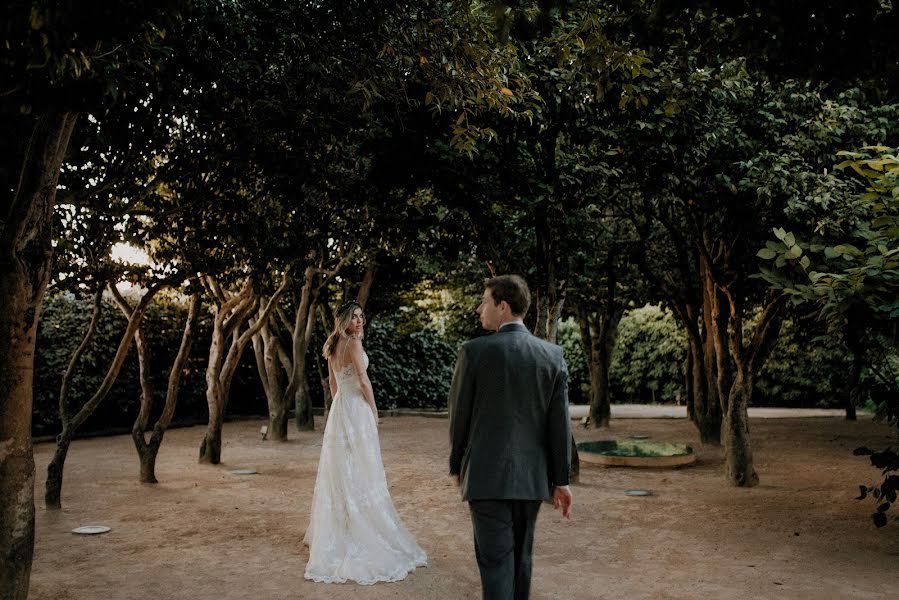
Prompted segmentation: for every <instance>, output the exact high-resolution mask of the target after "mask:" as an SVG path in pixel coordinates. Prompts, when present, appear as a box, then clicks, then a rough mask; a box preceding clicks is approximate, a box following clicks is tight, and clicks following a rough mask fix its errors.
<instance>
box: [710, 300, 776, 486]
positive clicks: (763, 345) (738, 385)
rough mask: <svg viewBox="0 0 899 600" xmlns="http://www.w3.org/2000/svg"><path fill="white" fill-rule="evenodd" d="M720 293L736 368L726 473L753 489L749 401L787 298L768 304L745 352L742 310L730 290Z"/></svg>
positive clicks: (728, 420)
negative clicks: (724, 298)
mask: <svg viewBox="0 0 899 600" xmlns="http://www.w3.org/2000/svg"><path fill="white" fill-rule="evenodd" d="M721 291H722V292H723V293H724V295H725V296H726V298H727V302H728V304H729V308H730V310H729V312H730V318H729V320H728V327H727V334H728V344H729V346H730V352H731V356H732V357H733V360H734V366H735V369H734V372H735V376H734V380H733V383H732V385H731V388H730V391H729V397H728V410H727V413H726V415H725V422H724V425H725V426H724V453H725V464H726V471H725V472H726V478H727V480H728V482H730V483H731V484H732V485H735V486H739V487H752V486H754V485H757V484H758V482H759V476H758V473H756V470H755V465H754V464H753V458H752V444H751V441H750V437H749V416H748V407H749V400H750V399H751V398H752V390H753V388H754V382H755V375H756V373H757V372H758V370H759V369H761V367H762V365H764V362H765V360H766V359H767V357H768V355H769V354H770V351H771V347H772V346H773V343H774V341H775V340H776V339H777V334H778V332H779V330H780V324H781V321H782V314H783V306H784V304H785V303H786V296H785V295H784V294H779V295H775V296H773V297H772V298H771V300H769V302H768V303H767V305H766V306H765V309H764V310H763V311H762V314H761V316H760V317H759V320H758V323H756V326H755V328H754V330H753V333H752V339H751V341H750V343H749V347H748V348H744V346H743V322H742V318H741V307H740V306H739V305H738V304H737V300H736V299H735V295H734V294H732V293H731V291H730V289H729V288H728V287H727V286H722V287H721Z"/></svg>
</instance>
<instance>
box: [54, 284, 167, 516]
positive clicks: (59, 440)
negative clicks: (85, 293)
mask: <svg viewBox="0 0 899 600" xmlns="http://www.w3.org/2000/svg"><path fill="white" fill-rule="evenodd" d="M113 285H114V284H110V288H111V287H113ZM162 287H163V284H162V283H157V284H155V285H153V286H151V287H150V288H149V289H147V291H146V293H145V294H144V295H143V297H142V298H141V299H140V302H139V303H138V304H137V307H136V308H135V309H134V311H132V313H131V317H130V318H129V319H128V325H127V327H126V328H125V333H123V334H122V339H121V340H120V341H119V346H118V349H117V350H116V354H115V356H114V357H113V359H112V364H110V365H109V369H107V371H106V377H104V379H103V382H102V383H101V384H100V387H99V388H98V389H97V391H96V392H94V395H93V396H92V397H91V399H90V400H88V401H87V402H86V403H85V404H84V406H82V407H81V410H79V411H78V413H76V414H75V416H74V417H72V419H71V420H64V421H63V424H62V432H61V433H60V434H59V435H58V436H57V437H56V451H55V452H54V454H53V458H52V460H51V461H50V464H49V466H48V467H47V482H46V485H45V491H44V505H45V506H46V508H48V509H59V508H62V481H63V469H64V468H65V461H66V456H67V454H68V451H69V445H70V444H71V442H72V437H73V436H74V435H75V432H76V431H78V428H79V427H81V425H82V424H83V423H84V422H85V421H86V420H87V419H88V417H90V416H91V415H92V414H93V413H94V411H95V410H96V409H97V406H99V405H100V402H102V401H103V399H104V398H106V396H107V394H109V390H110V389H111V388H112V385H113V384H114V383H115V381H116V379H117V378H118V376H119V373H120V372H121V370H122V365H123V364H125V358H126V357H127V356H128V350H129V349H130V347H131V341H132V339H133V338H134V336H135V334H136V333H137V331H138V329H139V327H140V324H141V321H142V320H143V318H144V315H145V314H146V311H147V308H148V307H149V306H150V302H151V301H152V300H153V297H154V296H155V295H156V292H158V291H159V290H160V289H162ZM61 416H63V415H61Z"/></svg>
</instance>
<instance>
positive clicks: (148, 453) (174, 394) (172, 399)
mask: <svg viewBox="0 0 899 600" xmlns="http://www.w3.org/2000/svg"><path fill="white" fill-rule="evenodd" d="M201 303H202V295H201V293H200V292H194V293H193V294H192V295H191V297H190V307H189V308H188V314H187V321H186V323H185V325H184V333H183V334H182V336H181V346H180V347H179V348H178V354H177V355H176V356H175V360H174V362H173V363H172V370H171V372H170V373H169V381H168V387H167V389H166V396H165V406H163V408H162V414H160V416H159V419H158V420H157V421H156V424H155V425H154V426H153V433H152V434H151V435H150V440H149V441H147V442H145V441H144V440H145V438H144V433H143V432H144V431H145V430H146V425H147V423H146V421H144V422H143V423H142V424H140V426H139V431H140V439H139V440H135V443H136V444H137V448H138V455H139V458H140V481H141V483H157V482H158V480H157V479H156V457H157V455H158V454H159V448H160V446H162V439H163V437H164V436H165V432H166V430H167V429H168V427H169V424H171V422H172V417H173V416H174V414H175V407H176V405H177V404H178V390H179V388H180V386H181V376H182V374H183V373H184V365H185V364H186V363H187V359H188V357H189V356H190V348H191V345H192V344H193V340H194V337H195V333H196V329H197V322H198V321H199V320H200V305H201ZM141 442H144V443H141Z"/></svg>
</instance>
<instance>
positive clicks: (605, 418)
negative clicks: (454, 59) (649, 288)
mask: <svg viewBox="0 0 899 600" xmlns="http://www.w3.org/2000/svg"><path fill="white" fill-rule="evenodd" d="M614 285H615V283H614V279H612V280H611V281H610V289H611V288H614ZM623 315H624V311H623V310H622V309H621V308H620V307H618V306H616V304H615V295H614V289H611V291H610V292H609V293H608V294H607V297H606V299H605V302H603V303H602V304H601V308H600V310H599V311H597V312H596V313H592V314H591V313H590V312H588V311H587V310H586V309H585V308H584V307H583V306H579V307H578V309H577V318H578V324H579V326H580V330H581V340H582V343H583V345H584V347H585V353H586V357H587V365H588V369H589V372H590V419H589V423H590V425H591V426H592V427H594V428H600V427H608V425H609V420H610V419H611V415H612V392H611V386H610V383H609V369H610V367H611V364H612V353H613V351H614V348H615V340H616V339H617V337H618V325H619V324H620V322H621V317H622V316H623Z"/></svg>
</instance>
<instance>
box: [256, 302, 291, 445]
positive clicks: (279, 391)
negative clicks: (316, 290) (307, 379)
mask: <svg viewBox="0 0 899 600" xmlns="http://www.w3.org/2000/svg"><path fill="white" fill-rule="evenodd" d="M277 310H278V311H280V310H281V309H280V308H278V309H277ZM280 329H281V328H280V327H279V326H278V325H277V320H276V319H269V322H268V323H267V324H266V325H263V326H262V328H261V329H260V330H259V333H257V334H256V335H254V336H253V352H254V354H255V356H256V369H257V370H258V371H259V378H260V380H262V387H263V390H264V391H265V398H266V401H267V403H268V416H269V424H268V434H269V437H270V438H271V439H272V440H274V441H277V442H284V441H287V421H288V407H289V405H288V404H285V403H283V398H284V387H285V380H286V373H289V372H290V369H291V368H292V367H291V361H290V359H289V358H288V357H287V356H286V351H285V350H284V347H283V345H282V344H281V333H280Z"/></svg>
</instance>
